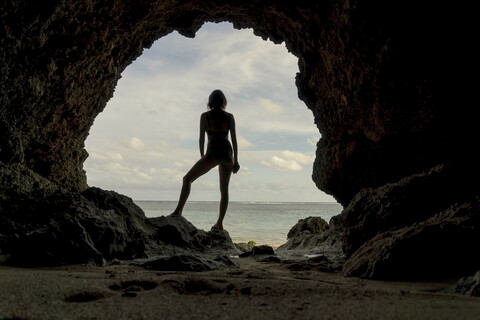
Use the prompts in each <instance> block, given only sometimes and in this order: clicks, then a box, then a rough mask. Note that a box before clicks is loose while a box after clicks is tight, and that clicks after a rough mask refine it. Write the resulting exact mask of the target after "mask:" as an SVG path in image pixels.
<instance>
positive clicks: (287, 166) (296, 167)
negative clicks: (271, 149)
mask: <svg viewBox="0 0 480 320" xmlns="http://www.w3.org/2000/svg"><path fill="white" fill-rule="evenodd" d="M261 163H262V164H263V165H264V166H267V167H270V168H274V169H278V170H282V171H300V170H302V166H301V165H300V164H299V163H298V162H297V161H295V160H286V159H282V158H280V157H277V156H273V157H271V158H270V160H269V161H265V160H264V161H262V162H261Z"/></svg>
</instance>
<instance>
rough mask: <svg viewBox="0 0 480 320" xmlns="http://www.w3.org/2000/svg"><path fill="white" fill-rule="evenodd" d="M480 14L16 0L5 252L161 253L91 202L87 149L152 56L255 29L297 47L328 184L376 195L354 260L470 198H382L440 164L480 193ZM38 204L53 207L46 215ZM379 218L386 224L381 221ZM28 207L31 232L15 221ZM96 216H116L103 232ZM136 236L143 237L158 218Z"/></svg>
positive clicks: (6, 140)
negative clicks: (204, 30)
mask: <svg viewBox="0 0 480 320" xmlns="http://www.w3.org/2000/svg"><path fill="white" fill-rule="evenodd" d="M477 12H478V3H477V2H475V1H470V2H465V3H462V5H456V6H452V5H451V3H449V2H437V3H435V6H434V7H433V9H432V5H431V4H430V3H419V2H418V1H417V2H414V1H407V2H398V1H394V2H391V1H357V2H355V4H354V5H352V2H351V1H346V0H329V1H300V2H299V1H273V0H268V1H233V0H225V1H207V0H199V1H197V0H195V1H193V0H185V1H179V0H172V1H142V2H138V1H133V0H119V1H115V2H110V1H100V0H79V1H75V2H72V1H66V0H58V1H48V2H43V1H37V2H35V1H25V0H12V1H6V2H4V5H3V6H2V10H1V11H0V22H1V25H2V26H3V27H2V31H1V36H0V47H1V48H2V50H0V182H1V184H0V199H7V200H6V201H3V200H2V201H3V202H2V204H1V206H2V211H0V212H1V216H2V217H1V219H2V220H1V221H0V228H2V232H1V236H0V243H1V245H0V246H1V247H2V250H6V248H8V245H7V244H9V245H11V244H12V243H13V242H15V241H14V239H15V238H16V235H15V232H17V233H18V235H19V236H21V237H22V239H27V238H25V237H24V236H25V235H27V234H30V233H31V234H30V239H31V240H29V241H33V239H34V237H38V238H39V239H44V238H45V236H47V237H48V234H49V233H51V234H52V235H53V234H65V233H66V232H67V230H70V229H71V230H73V231H74V234H76V235H77V238H76V240H74V242H75V243H69V242H68V241H66V243H67V244H68V245H65V247H60V245H59V244H56V243H55V244H52V245H53V246H54V250H53V251H51V252H50V251H49V254H51V255H59V254H60V255H66V257H54V258H52V259H53V260H60V261H62V262H65V263H67V262H74V261H79V260H82V261H83V260H85V259H86V258H85V257H83V258H78V259H76V258H75V257H74V256H70V255H69V252H72V251H71V250H72V248H81V250H83V251H84V252H85V253H87V252H88V250H93V251H92V252H95V254H91V253H89V254H88V255H90V256H94V255H97V256H98V254H97V253H96V251H98V252H99V253H100V255H101V256H102V257H103V258H108V257H115V256H117V255H120V256H125V257H128V256H132V255H133V253H132V252H133V251H135V252H137V250H138V252H142V249H141V248H138V246H141V245H140V243H142V242H144V243H145V247H146V248H147V249H148V248H149V246H154V245H152V244H151V239H150V234H149V233H148V232H147V235H148V236H147V238H145V235H144V233H143V232H137V231H138V230H137V229H136V228H135V226H136V222H132V223H129V226H132V228H130V227H128V228H124V227H123V226H122V224H121V223H120V221H121V219H127V220H126V221H129V219H134V220H135V219H137V218H134V217H124V218H123V217H122V218H118V217H117V216H115V217H114V216H112V214H111V212H110V211H109V210H104V209H100V208H95V204H93V202H91V201H89V200H87V199H86V198H85V197H84V196H83V195H81V194H80V192H82V191H84V190H85V189H87V188H88V186H87V183H86V176H85V172H84V170H83V162H84V161H85V159H86V158H87V153H86V151H85V150H84V142H85V139H86V138H87V136H88V133H89V129H90V127H91V126H92V124H93V123H94V120H95V117H96V116H97V115H98V114H99V113H100V112H101V111H102V110H103V109H104V107H105V106H106V104H107V102H108V100H109V99H110V98H111V97H112V95H113V92H114V89H115V86H116V83H117V81H118V80H119V79H120V76H121V73H122V72H123V71H124V70H125V68H126V67H127V66H128V65H129V64H130V63H132V61H134V60H135V59H136V58H137V57H139V56H140V55H141V53H142V51H143V49H144V48H149V47H150V46H151V45H152V43H153V42H154V41H155V40H157V39H158V38H160V37H162V36H164V35H167V34H169V33H170V32H172V31H174V30H177V31H178V32H179V33H180V34H182V35H185V36H188V37H194V35H195V32H196V31H197V30H198V29H199V28H200V27H201V25H202V24H203V23H204V22H205V21H215V22H220V21H230V22H232V23H233V24H234V26H235V27H236V28H247V27H248V28H253V30H254V34H256V35H258V36H261V37H262V38H263V39H269V40H271V41H273V42H275V43H281V42H282V41H284V42H285V46H286V47H287V49H288V50H289V51H290V52H292V53H293V54H294V55H295V56H296V57H298V60H299V61H298V65H299V72H298V74H297V76H296V84H297V87H298V96H299V97H300V99H302V100H303V101H304V102H305V103H306V105H307V107H308V108H310V110H311V111H312V113H313V116H314V120H315V121H314V122H315V123H316V124H317V127H318V128H319V131H320V134H321V139H320V141H319V142H318V143H317V150H316V158H315V163H314V166H313V174H312V178H313V180H314V181H315V183H316V185H317V186H318V187H319V188H320V189H321V190H323V191H326V192H327V193H329V194H331V195H333V196H334V197H335V198H336V199H337V200H338V201H339V202H340V203H341V204H342V205H343V206H345V207H347V206H348V205H349V203H350V202H351V200H352V199H353V198H354V197H355V195H356V194H357V193H358V192H360V191H361V190H369V191H362V193H361V194H360V195H359V197H360V198H361V199H362V200H361V201H357V200H358V199H357V200H355V201H354V202H356V203H357V205H355V204H353V203H352V206H353V207H354V208H353V207H352V208H350V209H348V210H349V213H348V214H347V215H348V216H350V215H353V216H355V217H354V218H353V219H352V220H350V219H347V220H348V221H347V226H346V227H342V228H343V229H342V230H343V232H345V234H347V233H348V232H349V231H348V230H349V229H350V228H352V230H351V232H350V233H348V236H347V237H346V241H345V243H346V244H345V248H346V251H347V252H348V254H352V255H353V254H354V252H355V250H357V249H359V248H360V247H361V246H362V245H363V244H365V243H366V242H368V241H369V239H372V238H373V237H375V235H376V234H378V233H381V232H386V231H388V230H392V232H394V230H398V228H408V227H409V226H411V224H412V223H416V222H421V221H423V220H425V219H428V218H429V217H431V216H434V215H436V214H438V213H439V212H441V211H442V210H445V209H446V208H448V207H449V206H451V205H454V204H455V203H463V202H464V201H465V196H464V195H463V194H462V192H453V193H452V196H450V195H449V194H445V193H443V194H442V196H441V199H439V198H440V197H437V198H435V197H433V198H431V199H430V200H431V201H425V200H423V202H422V203H423V204H424V206H423V209H424V210H416V209H415V206H414V205H411V204H412V203H414V200H415V199H417V200H422V196H418V197H415V196H414V195H412V194H409V195H407V196H405V197H403V196H398V197H396V199H397V201H398V203H394V202H391V206H390V207H389V206H383V205H380V206H377V205H375V204H374V201H376V199H378V198H377V195H376V191H375V190H376V189H377V188H379V187H381V186H383V185H386V184H387V183H391V182H394V181H399V180H401V179H402V178H405V177H409V176H411V175H412V174H415V173H418V172H422V171H424V170H426V169H428V168H431V167H433V166H435V165H437V164H439V163H444V164H448V165H450V166H452V167H453V168H454V169H457V170H458V169H462V170H464V173H466V174H462V175H461V177H463V178H465V179H463V178H462V179H463V181H462V179H459V180H458V184H457V185H455V187H453V189H455V188H457V187H462V186H467V187H466V189H469V188H473V187H472V186H475V185H478V183H476V181H478V180H480V173H479V170H478V162H479V161H478V155H477V153H478V152H476V145H477V142H478V137H479V132H478V126H477V124H476V121H477V117H476V108H472V105H473V106H474V105H475V103H476V101H477V100H478V99H477V96H476V92H477V90H476V89H477V87H478V85H477V82H476V81H472V80H471V74H472V72H473V74H475V71H477V70H478V69H479V66H478V63H479V62H478V61H479V60H478V56H479V55H480V54H479V49H478V48H477V47H478V46H475V41H472V39H476V37H477V30H479V29H480V20H479V19H477V17H476V14H477ZM445 19H448V21H449V22H450V23H445ZM405 21H408V23H407V24H406V23H404V22H405ZM445 43H448V45H447V46H446V45H445ZM452 110H454V112H453V111H452ZM267 120H268V119H267ZM436 177H437V176H436V175H435V174H433V175H431V176H430V177H426V178H425V179H420V180H422V181H423V182H422V183H421V185H422V188H418V190H419V191H422V192H425V190H429V189H431V188H437V185H443V186H446V187H447V189H448V183H449V180H448V179H447V180H446V181H442V179H444V178H443V176H442V175H439V176H438V179H437V178H436ZM420 180H418V181H420ZM471 181H474V182H475V183H473V184H472V183H471ZM469 185H470V187H468V186H469ZM390 187H391V186H390ZM366 188H370V189H366ZM453 189H452V190H451V191H455V190H453ZM59 190H67V191H68V192H76V193H77V195H73V193H71V194H69V195H68V197H67V198H70V202H69V203H71V204H75V205H72V206H69V205H66V206H65V207H61V206H60V204H59V203H54V202H52V201H50V200H45V199H52V200H53V199H58V194H59V193H58V192H60V193H61V192H64V191H59ZM399 190H400V192H403V191H402V189H399ZM377 191H378V190H377ZM440 191H441V190H440ZM28 193H34V194H35V195H32V196H30V195H28ZM40 193H41V194H42V196H39V194H40ZM476 193H477V194H479V192H478V188H477V189H476ZM443 195H445V196H446V197H443ZM427 198H430V196H428V197H427ZM24 200H25V201H26V203H23V201H24ZM62 201H64V200H62ZM62 201H60V202H62ZM65 201H66V200H65ZM66 202H67V203H68V201H66ZM100 202H101V201H100ZM437 203H438V204H437ZM360 204H367V207H368V208H370V209H368V208H367V210H366V211H365V210H364V209H363V208H362V206H360ZM77 205H78V209H75V207H76V206H77ZM35 207H38V208H41V210H43V212H42V213H41V214H39V215H37V214H33V212H34V211H33V210H34V208H35ZM396 208H404V209H405V210H404V211H405V212H406V211H407V210H410V209H411V210H413V211H412V212H413V213H414V214H413V215H409V214H408V213H406V214H405V218H403V217H402V218H401V219H400V221H394V220H396V219H398V218H399V217H400V216H401V215H398V214H397V213H398V212H397V211H396V210H397V209H396ZM376 209H381V210H380V211H381V212H382V217H384V218H381V219H380V221H379V223H378V224H377V226H375V223H374V220H375V219H374V218H375V216H376V215H375V214H374V212H375V210H376ZM15 212H23V214H24V215H25V216H29V217H31V218H32V219H31V222H29V223H27V224H25V225H24V224H23V222H22V221H21V220H22V218H21V217H16V218H15V219H16V220H15V219H13V218H11V215H12V214H13V213H15ZM409 212H410V211H409ZM390 214H393V216H395V218H394V219H390V218H388V217H389V215H390ZM49 215H50V216H51V217H52V219H53V220H52V221H53V223H50V222H49V221H48V219H47V218H46V217H47V216H49ZM363 215H366V216H365V218H363V217H362V216H363ZM97 216H100V217H101V218H100V219H101V221H103V222H101V223H96V222H95V223H92V224H93V225H94V226H91V225H89V222H88V221H95V219H96V218H95V217H97ZM393 216H392V217H393ZM420 217H421V218H420ZM64 220H66V221H67V222H62V221H64ZM29 221H30V220H29ZM79 221H80V222H79ZM139 221H141V219H140V220H139ZM349 221H351V222H352V223H351V222H349ZM363 221H364V222H365V224H363ZM355 222H362V223H361V227H360V228H355ZM139 223H140V222H139ZM462 223H463V222H462ZM110 224H112V231H111V233H113V234H115V235H116V236H115V237H114V238H115V239H117V240H113V241H114V242H115V241H116V242H115V243H112V244H108V243H106V242H108V240H106V239H107V237H102V233H101V232H99V231H100V230H101V231H102V232H105V233H106V234H109V233H110V231H108V228H109V227H110ZM80 225H81V228H77V227H75V226H80ZM84 225H85V226H87V227H86V228H85V227H84ZM99 225H102V226H101V227H99ZM137 226H138V227H142V228H143V222H141V223H140V225H137ZM145 226H148V222H145ZM453 226H454V225H453V224H451V227H452V228H454V227H453ZM412 227H413V226H412ZM465 227H467V226H465ZM44 228H46V229H44ZM82 228H83V229H82ZM146 228H147V227H146ZM148 228H149V227H148ZM148 228H147V229H148ZM169 228H170V227H163V231H162V233H164V234H163V237H164V238H162V239H164V240H165V241H166V239H169V237H170V236H172V237H173V238H175V239H176V240H175V241H178V243H179V244H180V245H181V246H183V245H184V243H183V241H184V240H186V239H185V238H184V237H183V236H179V235H178V234H176V231H174V230H172V229H171V228H170V229H169ZM455 228H458V231H461V230H463V229H464V226H463V225H457V227H455ZM14 230H15V231H14ZM83 230H86V231H85V232H86V233H84V231H83ZM336 230H337V231H338V232H339V231H340V228H339V229H336ZM97 231H98V232H97ZM87 234H88V235H89V236H87ZM90 234H93V235H95V236H94V237H93V238H92V237H90ZM167 235H168V236H167ZM110 236H111V235H110ZM117 236H118V238H116V237H117ZM159 237H160V238H161V237H162V235H161V234H160V235H159ZM80 239H83V240H80ZM37 240H38V239H37ZM159 241H160V240H159ZM162 241H163V240H162ZM160 242H161V241H160ZM15 243H17V242H15ZM207 246H208V245H207ZM477 246H478V245H477ZM27 247H28V246H26V245H25V249H27ZM200 247H201V246H200ZM89 248H94V249H95V250H96V251H95V250H94V249H89ZM99 248H100V249H99ZM147 249H145V250H143V251H148V250H147ZM45 250H46V249H44V250H43V251H45ZM75 250H77V249H75ZM79 250H80V249H79ZM122 250H125V253H122ZM2 252H5V251H2ZM45 253H46V252H45ZM80 256H81V255H80ZM98 257H100V256H98ZM12 258H13V257H12ZM95 259H97V260H98V259H99V258H95ZM53 260H52V261H53ZM57 262H59V261H57Z"/></svg>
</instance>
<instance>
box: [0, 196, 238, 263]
mask: <svg viewBox="0 0 480 320" xmlns="http://www.w3.org/2000/svg"><path fill="white" fill-rule="evenodd" d="M0 213H1V214H0V254H2V255H4V256H6V257H7V259H6V264H10V265H16V266H27V267H32V266H51V265H62V264H79V263H83V264H85V263H86V264H96V265H102V264H104V263H105V262H106V261H109V260H114V259H119V260H130V259H138V258H148V257H151V256H157V255H161V254H164V255H174V254H175V253H177V252H184V253H185V254H197V255H198V254H209V255H214V254H216V255H218V254H225V253H227V252H229V251H232V252H234V253H238V250H237V249H236V247H235V245H234V244H233V242H232V240H231V238H230V236H229V235H228V232H226V231H217V232H205V231H203V230H198V229H196V228H195V227H194V226H193V225H192V224H191V223H189V222H188V221H187V220H186V219H184V218H170V217H160V218H155V219H147V218H146V217H145V214H144V212H143V211H142V210H141V209H140V208H139V207H138V206H137V205H136V204H135V203H134V202H133V201H132V199H130V198H128V197H125V196H122V195H119V194H117V193H115V192H112V191H104V190H101V189H98V188H89V189H87V190H85V191H84V192H82V193H81V194H80V193H76V192H64V191H63V192H61V191H58V192H54V193H52V194H51V195H48V196H45V195H44V194H35V193H30V194H28V195H25V196H23V197H22V198H18V197H17V198H14V199H13V198H10V197H7V198H6V199H2V200H0ZM152 222H153V223H152Z"/></svg>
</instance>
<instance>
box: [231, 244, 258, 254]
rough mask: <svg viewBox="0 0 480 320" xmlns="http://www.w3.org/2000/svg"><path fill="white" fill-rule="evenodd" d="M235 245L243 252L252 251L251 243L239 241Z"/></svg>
mask: <svg viewBox="0 0 480 320" xmlns="http://www.w3.org/2000/svg"><path fill="white" fill-rule="evenodd" d="M235 247H237V249H238V250H240V251H241V252H242V253H243V252H248V251H252V249H253V247H254V245H253V244H252V243H246V242H240V243H235Z"/></svg>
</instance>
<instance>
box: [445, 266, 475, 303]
mask: <svg viewBox="0 0 480 320" xmlns="http://www.w3.org/2000/svg"><path fill="white" fill-rule="evenodd" d="M446 293H459V294H463V295H467V296H470V297H480V270H479V271H477V272H476V273H475V274H474V275H473V276H470V277H465V278H462V279H460V280H458V282H457V284H456V285H455V287H453V288H452V289H449V290H447V291H446Z"/></svg>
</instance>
